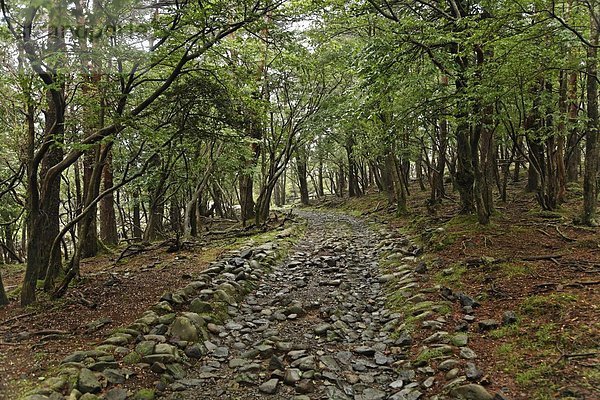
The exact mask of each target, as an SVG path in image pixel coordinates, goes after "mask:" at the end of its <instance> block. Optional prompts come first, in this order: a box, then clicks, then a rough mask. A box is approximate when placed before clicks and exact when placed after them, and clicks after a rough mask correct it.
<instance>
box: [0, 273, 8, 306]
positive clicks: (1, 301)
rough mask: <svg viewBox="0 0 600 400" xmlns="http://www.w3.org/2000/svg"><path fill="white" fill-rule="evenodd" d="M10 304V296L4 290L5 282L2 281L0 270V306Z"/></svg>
mask: <svg viewBox="0 0 600 400" xmlns="http://www.w3.org/2000/svg"><path fill="white" fill-rule="evenodd" d="M7 304H8V296H7V295H6V290H4V283H2V273H1V272H0V307H2V306H5V305H7Z"/></svg>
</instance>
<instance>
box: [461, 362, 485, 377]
mask: <svg viewBox="0 0 600 400" xmlns="http://www.w3.org/2000/svg"><path fill="white" fill-rule="evenodd" d="M465 375H466V377H467V379H468V380H470V381H476V380H478V379H479V378H481V377H482V376H483V371H482V370H480V369H479V368H477V366H476V365H475V364H474V363H472V362H468V363H467V366H466V368H465Z"/></svg>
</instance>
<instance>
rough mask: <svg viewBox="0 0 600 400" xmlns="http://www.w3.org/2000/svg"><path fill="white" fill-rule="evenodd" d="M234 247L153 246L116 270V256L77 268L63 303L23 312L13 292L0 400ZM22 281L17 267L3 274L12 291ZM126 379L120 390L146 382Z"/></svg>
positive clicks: (1, 343) (1, 341)
mask: <svg viewBox="0 0 600 400" xmlns="http://www.w3.org/2000/svg"><path fill="white" fill-rule="evenodd" d="M235 241H236V240H235V239H227V240H216V241H213V242H211V243H210V244H205V245H203V244H202V243H196V244H195V245H194V246H193V247H192V248H190V249H187V250H182V251H178V252H176V253H167V252H166V247H164V246H163V247H159V246H156V245H154V246H151V247H153V249H151V250H149V251H145V252H143V253H141V254H137V255H134V256H132V257H127V258H125V259H123V260H121V261H119V262H118V263H115V259H116V258H117V257H118V256H119V254H120V250H116V251H115V253H114V254H111V255H104V256H98V257H95V258H93V259H88V260H84V262H83V263H82V265H81V271H82V277H83V278H82V280H81V281H79V282H78V283H77V284H76V286H74V287H73V288H70V289H69V290H68V292H67V294H66V295H65V296H64V298H62V299H59V300H54V301H52V300H49V299H41V301H40V302H38V303H36V304H35V305H33V306H30V307H26V308H21V307H20V306H19V305H18V299H17V298H18V293H16V292H13V295H12V297H13V301H12V302H11V304H10V305H9V306H7V307H5V308H2V309H0V398H3V399H4V398H6V399H8V398H16V397H17V396H16V395H14V393H21V392H23V391H24V390H26V389H27V388H28V387H30V386H31V385H32V383H33V382H35V381H36V380H42V379H43V378H44V374H45V373H48V372H49V371H52V369H53V367H54V366H56V365H57V364H58V363H59V362H60V360H62V359H63V358H64V357H65V356H66V355H68V354H70V353H71V352H73V351H75V350H83V349H89V348H91V347H93V346H94V345H97V344H99V342H100V341H101V340H102V339H103V338H104V337H105V336H106V335H107V334H109V333H110V332H111V331H113V330H114V329H116V328H117V327H121V326H125V325H128V324H130V323H131V322H133V321H134V320H135V319H136V318H138V317H139V315H140V314H141V313H142V312H143V311H145V310H147V309H148V308H150V307H151V306H152V305H153V304H154V303H156V302H157V301H158V299H159V298H160V296H161V295H162V294H163V293H165V292H166V291H167V290H168V289H172V288H179V287H183V286H185V285H186V283H187V282H188V281H190V280H191V279H192V277H193V276H196V275H197V274H198V273H199V272H200V271H202V270H203V269H204V268H205V267H206V266H207V264H208V263H209V262H210V261H213V260H214V259H216V258H217V257H219V255H220V254H221V253H223V252H225V251H227V250H228V249H229V248H230V246H232V245H234V243H235ZM121 250H122V249H121ZM22 273H23V267H22V266H21V267H13V268H11V269H10V270H9V271H7V272H6V273H4V275H3V277H4V282H5V284H6V286H7V287H9V288H11V287H17V286H18V285H19V283H20V281H21V279H22ZM133 372H134V373H135V374H136V375H137V376H136V379H132V380H130V381H128V385H132V386H135V385H138V384H140V383H141V382H140V381H144V380H145V379H147V377H145V376H144V372H143V371H133ZM148 379H151V378H150V377H148ZM9 394H11V395H10V396H9Z"/></svg>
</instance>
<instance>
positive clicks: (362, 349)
mask: <svg viewBox="0 0 600 400" xmlns="http://www.w3.org/2000/svg"><path fill="white" fill-rule="evenodd" d="M354 352H355V353H357V354H360V355H361V356H366V357H373V356H374V355H375V349H373V348H372V347H368V346H359V347H356V348H355V349H354Z"/></svg>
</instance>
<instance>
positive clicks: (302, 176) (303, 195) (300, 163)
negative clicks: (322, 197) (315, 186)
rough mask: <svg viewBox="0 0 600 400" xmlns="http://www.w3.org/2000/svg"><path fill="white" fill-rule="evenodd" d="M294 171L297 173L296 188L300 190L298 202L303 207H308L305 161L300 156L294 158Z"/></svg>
mask: <svg viewBox="0 0 600 400" xmlns="http://www.w3.org/2000/svg"><path fill="white" fill-rule="evenodd" d="M296 169H297V173H298V186H299V188H300V202H301V203H302V204H304V205H308V204H309V195H308V177H307V169H308V168H307V166H306V159H305V158H304V157H303V156H302V155H300V154H299V155H298V156H297V157H296Z"/></svg>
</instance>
